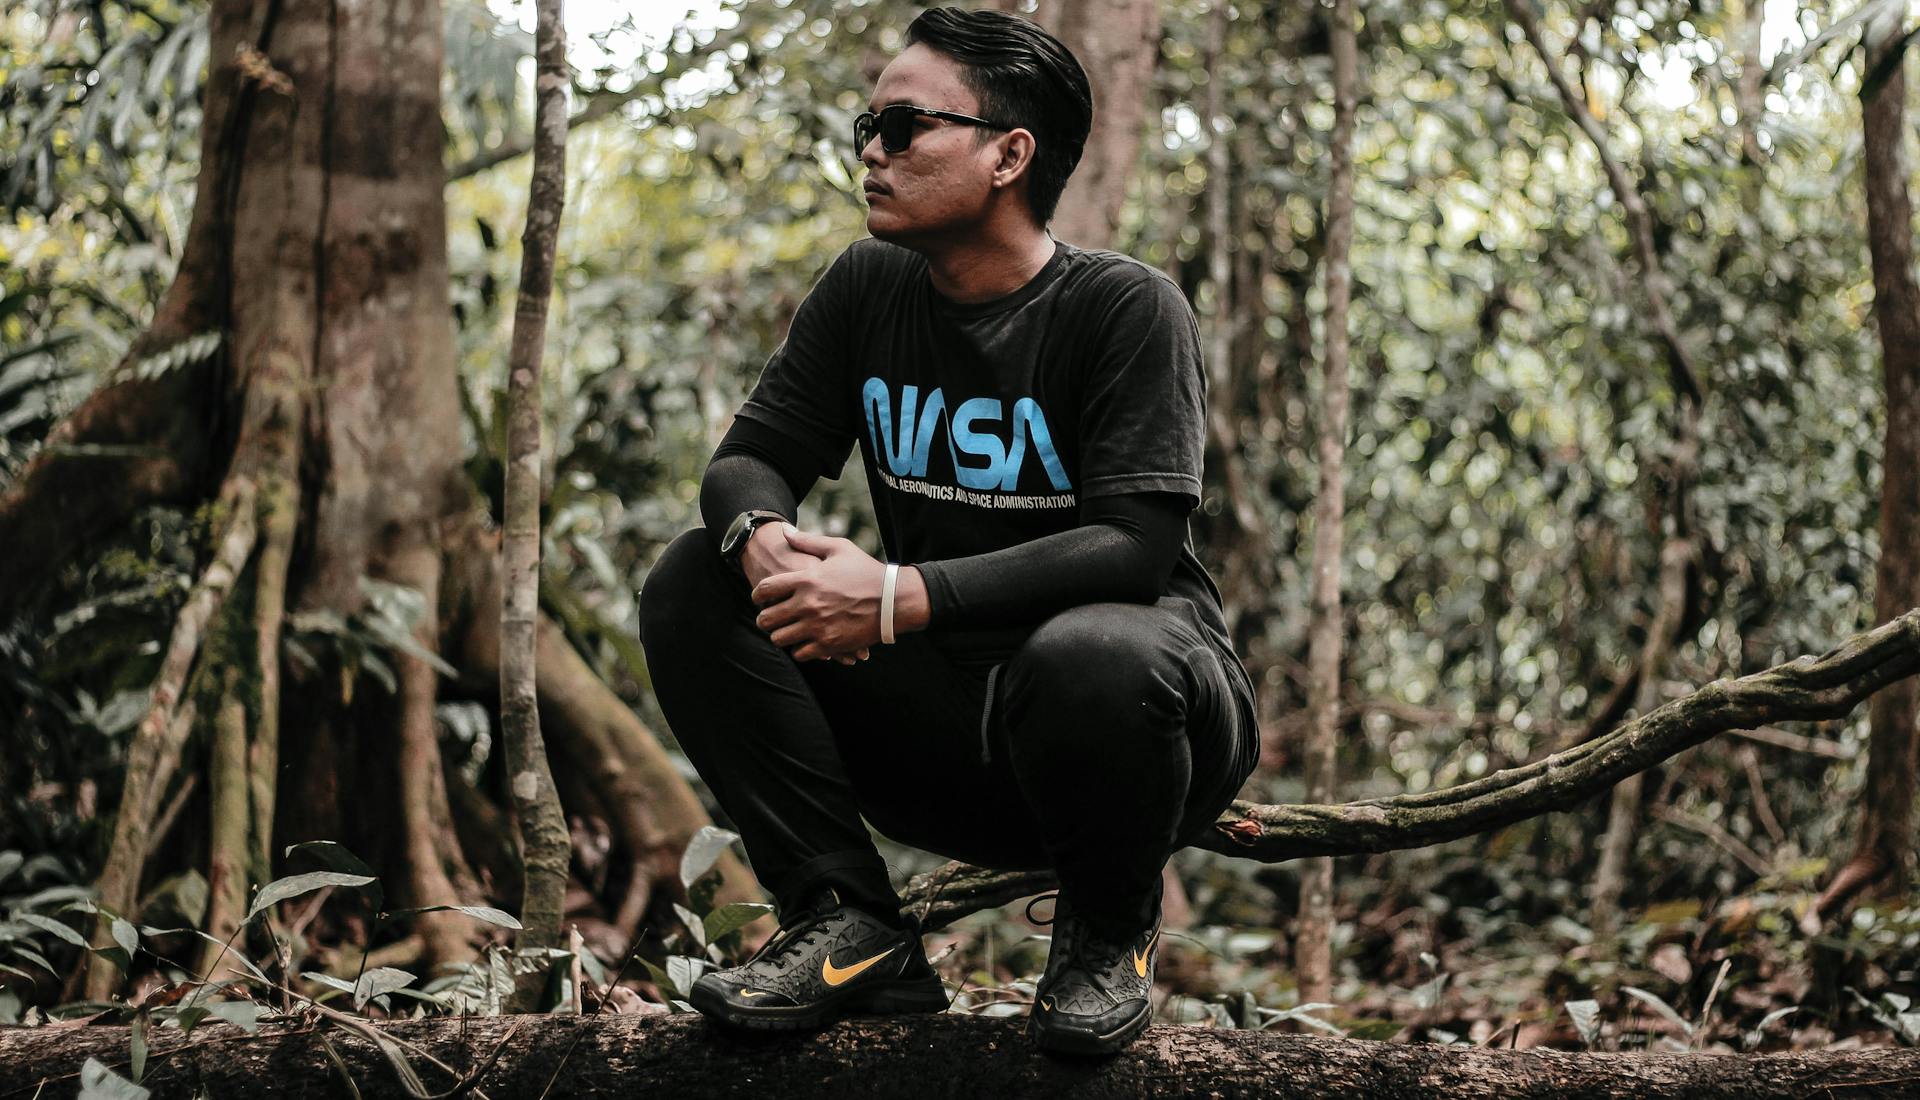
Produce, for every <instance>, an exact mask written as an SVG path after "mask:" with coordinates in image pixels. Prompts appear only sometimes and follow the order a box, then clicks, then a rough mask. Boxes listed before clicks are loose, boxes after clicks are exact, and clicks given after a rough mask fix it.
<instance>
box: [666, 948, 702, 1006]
mask: <svg viewBox="0 0 1920 1100" xmlns="http://www.w3.org/2000/svg"><path fill="white" fill-rule="evenodd" d="M705 968H706V964H705V963H704V962H702V961H701V960H699V959H696V958H692V957H690V956H687V955H669V956H667V976H668V977H670V978H672V979H673V987H674V988H675V989H677V990H679V991H680V995H681V996H683V997H685V996H688V995H690V994H691V993H692V992H693V983H694V982H695V981H696V980H698V979H699V977H700V972H701V971H702V970H704V969H705Z"/></svg>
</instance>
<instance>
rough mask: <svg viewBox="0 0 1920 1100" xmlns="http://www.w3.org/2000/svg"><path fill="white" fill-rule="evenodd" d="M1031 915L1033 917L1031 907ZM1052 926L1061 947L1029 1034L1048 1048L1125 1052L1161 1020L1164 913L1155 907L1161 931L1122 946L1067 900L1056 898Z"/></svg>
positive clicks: (1037, 995) (1036, 1000)
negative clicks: (1156, 1009) (1158, 964)
mask: <svg viewBox="0 0 1920 1100" xmlns="http://www.w3.org/2000/svg"><path fill="white" fill-rule="evenodd" d="M1045 896H1047V895H1042V897H1045ZM1034 900H1035V901H1038V900H1040V899H1039V898H1036V899H1034ZM1028 911H1029V914H1031V911H1032V903H1031V902H1030V903H1028ZM1036 923H1040V922H1036ZM1051 923H1052V925H1053V946H1052V947H1051V948H1050V949H1049V950H1048V952H1047V968H1046V970H1045V971H1044V972H1043V973H1042V974H1041V975H1040V983H1039V986H1038V987H1037V988H1036V989H1035V990H1034V997H1033V1012H1032V1014H1031V1015H1030V1016H1028V1017H1027V1034H1028V1035H1031V1036H1032V1037H1033V1039H1034V1041H1035V1042H1036V1043H1038V1044H1039V1046H1040V1048H1041V1049H1042V1050H1051V1051H1057V1052H1059V1053H1063V1054H1099V1055H1106V1054H1117V1053H1119V1052H1120V1051H1121V1050H1122V1049H1123V1048H1124V1047H1126V1045H1127V1044H1128V1043H1131V1042H1133V1040H1134V1039H1135V1038H1137V1037H1139V1035H1140V1033H1141V1032H1142V1031H1145V1030H1146V1029H1147V1023H1148V1022H1149V1021H1150V1020H1152V1019H1153V967H1154V962H1155V960H1156V956H1157V954H1158V953H1157V952H1156V951H1155V950H1154V949H1155V948H1156V947H1157V946H1158V945H1159V940H1160V915H1159V908H1158V907H1157V906H1156V907H1155V909H1154V918H1153V927H1151V928H1149V929H1147V930H1146V931H1144V932H1142V933H1140V934H1139V935H1137V936H1130V937H1128V938H1127V939H1125V940H1119V941H1115V940H1110V939H1107V938H1106V937H1104V936H1102V935H1100V934H1099V933H1098V932H1096V931H1095V930H1094V929H1093V926H1091V925H1089V924H1088V923H1087V922H1086V921H1085V920H1084V919H1082V918H1081V917H1080V916H1079V915H1078V914H1076V913H1075V912H1074V911H1073V907H1072V906H1071V905H1070V904H1069V903H1068V902H1067V899H1066V898H1064V897H1060V896H1058V895H1054V913H1053V919H1052V921H1051Z"/></svg>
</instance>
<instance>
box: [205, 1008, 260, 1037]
mask: <svg viewBox="0 0 1920 1100" xmlns="http://www.w3.org/2000/svg"><path fill="white" fill-rule="evenodd" d="M207 1015H209V1016H211V1017H213V1018H214V1019H216V1020H225V1021H226V1022H228V1023H230V1024H232V1025H233V1026H235V1027H237V1028H239V1029H240V1030H241V1031H244V1032H246V1033H247V1034H249V1035H252V1034H253V1033H255V1032H257V1031H259V1030H260V1006H259V1005H257V1004H255V1003H253V1002H252V1001H221V1002H220V1003H219V1004H213V1005H208V1006H207Z"/></svg>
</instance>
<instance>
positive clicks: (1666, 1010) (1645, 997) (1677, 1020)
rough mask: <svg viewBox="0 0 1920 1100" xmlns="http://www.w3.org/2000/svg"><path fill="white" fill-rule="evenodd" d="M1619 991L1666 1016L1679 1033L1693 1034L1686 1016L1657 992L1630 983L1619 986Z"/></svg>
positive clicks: (1691, 1026)
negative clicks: (1675, 1009) (1650, 991)
mask: <svg viewBox="0 0 1920 1100" xmlns="http://www.w3.org/2000/svg"><path fill="white" fill-rule="evenodd" d="M1620 992H1622V993H1625V994H1627V995H1628V996H1629V997H1634V998H1636V999H1638V1000H1639V1001H1640V1002H1641V1003H1643V1004H1645V1005H1647V1006H1648V1007H1649V1008H1652V1009H1653V1010H1654V1011H1655V1012H1658V1013H1659V1014H1660V1015H1661V1016H1664V1017H1666V1019H1668V1020H1669V1021H1671V1022H1672V1023H1673V1024H1674V1025H1675V1026H1677V1027H1679V1028H1680V1031H1681V1034H1683V1035H1687V1036H1692V1035H1693V1025H1692V1024H1690V1023H1688V1022H1687V1021H1686V1017H1684V1016H1682V1015H1680V1014H1679V1013H1678V1012H1675V1011H1674V1009H1673V1006H1672V1005H1670V1004H1668V1003H1667V1002H1665V1001H1663V1000H1661V999H1660V997H1659V995H1658V994H1654V993H1649V992H1647V991H1646V990H1644V989H1641V988H1639V987H1638V986H1631V985H1623V986H1621V987H1620Z"/></svg>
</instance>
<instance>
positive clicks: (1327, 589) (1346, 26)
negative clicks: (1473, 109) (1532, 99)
mask: <svg viewBox="0 0 1920 1100" xmlns="http://www.w3.org/2000/svg"><path fill="white" fill-rule="evenodd" d="M1331 18H1332V23H1333V26H1332V43H1331V45H1332V50H1333V137H1332V141H1331V145H1332V158H1333V165H1332V177H1331V179H1330V180H1329V181H1328V185H1327V256H1326V271H1327V313H1326V334H1325V337H1324V338H1325V340H1326V359H1325V363H1326V371H1325V375H1324V377H1323V378H1322V380H1321V395H1320V401H1321V406H1320V407H1321V414H1320V432H1319V465H1320V489H1319V495H1318V499H1317V500H1316V501H1315V503H1314V510H1313V589H1312V597H1311V598H1312V604H1313V623H1312V627H1311V629H1310V635H1311V640H1310V642H1309V645H1308V651H1307V652H1308V657H1307V665H1308V669H1309V670H1310V677H1309V685H1308V695H1309V700H1308V704H1307V707H1308V713H1309V715H1310V719H1309V727H1308V733H1307V744H1306V749H1305V752H1304V753H1303V757H1304V760H1303V763H1304V764H1305V766H1306V783H1307V790H1306V797H1307V801H1308V802H1319V803H1327V802H1332V801H1333V797H1334V764H1335V759H1336V754H1335V750H1336V748H1337V747H1338V745H1339V732H1340V731H1339V721H1340V652H1341V648H1342V642H1343V641H1344V639H1343V638H1342V637H1341V621H1342V620H1341V611H1340V575H1341V568H1340V566H1341V556H1342V554H1343V553H1344V546H1345V538H1344V528H1345V522H1346V490H1347V479H1346V461H1347V399H1348V390H1347V351H1348V336H1347V312H1348V306H1349V305H1350V304H1351V302H1352V299H1353V264H1352V259H1351V255H1350V254H1351V252H1352V245H1353V112H1354V96H1355V94H1356V88H1357V86H1358V84H1359V77H1358V73H1357V70H1358V68H1359V61H1358V47H1357V45H1356V41H1355V35H1356V32H1355V30H1354V25H1353V0H1335V3H1334V6H1333V15H1332V17H1331ZM1332 943H1333V860H1332V859H1330V858H1327V857H1324V856H1323V857H1320V858H1318V859H1311V860H1308V861H1307V865H1306V867H1305V868H1304V869H1303V870H1302V872H1301V876H1300V923H1299V929H1298V934H1297V938H1296V939H1295V946H1294V968H1295V969H1296V971H1297V972H1298V973H1299V976H1300V1000H1301V1001H1302V1002H1309V1001H1312V1002H1324V1001H1328V1000H1330V999H1331V998H1332V994H1333V956H1332Z"/></svg>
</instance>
